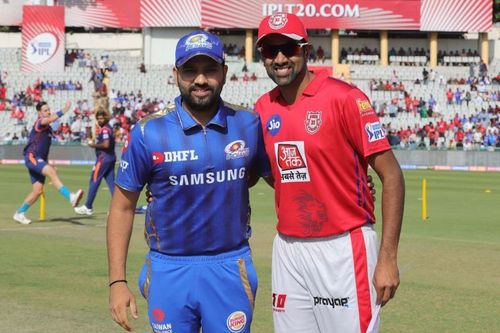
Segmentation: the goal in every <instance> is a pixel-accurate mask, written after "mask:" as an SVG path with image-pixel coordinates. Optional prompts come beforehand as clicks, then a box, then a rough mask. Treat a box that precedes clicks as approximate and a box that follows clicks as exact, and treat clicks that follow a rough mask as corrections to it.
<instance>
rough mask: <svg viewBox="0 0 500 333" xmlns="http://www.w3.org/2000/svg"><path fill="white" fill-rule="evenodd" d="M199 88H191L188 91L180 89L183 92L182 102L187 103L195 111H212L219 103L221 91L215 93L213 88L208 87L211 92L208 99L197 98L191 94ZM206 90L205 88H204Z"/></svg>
mask: <svg viewBox="0 0 500 333" xmlns="http://www.w3.org/2000/svg"><path fill="white" fill-rule="evenodd" d="M196 88H197V87H196V86H194V87H189V88H188V89H187V90H186V89H183V88H179V90H180V92H181V97H182V101H183V102H184V103H186V104H187V105H188V106H189V108H190V109H192V110H193V111H205V110H210V109H212V108H213V107H215V106H216V105H217V103H218V102H219V96H220V92H221V91H220V90H218V91H214V89H213V88H212V87H208V90H209V91H210V92H211V94H209V95H208V96H206V97H203V98H198V97H196V96H193V95H191V93H192V92H193V91H194V90H195V89H196ZM202 88H204V87H202Z"/></svg>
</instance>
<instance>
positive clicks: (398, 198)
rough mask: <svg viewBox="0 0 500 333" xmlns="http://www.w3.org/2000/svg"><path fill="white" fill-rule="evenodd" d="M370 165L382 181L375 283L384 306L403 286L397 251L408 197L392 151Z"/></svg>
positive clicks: (375, 157)
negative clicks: (405, 199)
mask: <svg viewBox="0 0 500 333" xmlns="http://www.w3.org/2000/svg"><path fill="white" fill-rule="evenodd" d="M368 162H369V163H370V165H371V167H372V168H373V169H374V170H375V172H376V173H377V175H378V176H379V178H380V180H381V181H382V237H381V242H380V251H379V255H378V262H377V266H376V267H375V274H374V277H373V282H374V285H375V289H376V290H377V304H381V305H382V306H384V305H385V304H386V303H387V302H388V301H389V300H390V299H391V298H393V297H394V295H395V293H396V289H397V288H398V286H399V270H398V263H397V252H398V244H399V236H400V233H401V224H402V222H403V209H404V197H405V184H404V178H403V173H402V171H401V168H400V167H399V163H398V162H397V160H396V158H395V157H394V153H393V152H392V150H387V151H384V152H382V153H378V154H374V155H372V156H370V157H369V158H368Z"/></svg>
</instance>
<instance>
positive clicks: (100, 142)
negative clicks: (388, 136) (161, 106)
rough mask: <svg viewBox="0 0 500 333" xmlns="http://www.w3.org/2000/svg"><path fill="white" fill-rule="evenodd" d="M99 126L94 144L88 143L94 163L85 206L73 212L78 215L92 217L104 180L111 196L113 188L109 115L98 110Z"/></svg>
mask: <svg viewBox="0 0 500 333" xmlns="http://www.w3.org/2000/svg"><path fill="white" fill-rule="evenodd" d="M95 119H96V121H97V124H98V125H99V129H98V131H97V133H96V140H95V142H89V147H91V148H95V154H96V161H95V164H94V167H93V168H92V171H91V173H90V180H89V192H88V194H87V201H86V202H85V205H83V206H80V207H76V208H75V212H76V213H77V214H80V215H92V214H93V211H92V204H93V202H94V199H95V197H96V195H97V190H98V189H99V185H101V181H102V179H103V178H104V179H105V180H106V184H108V187H109V190H110V191H111V195H113V190H114V187H115V163H116V155H115V135H114V134H113V129H112V128H111V126H109V124H108V123H109V113H108V112H107V111H106V110H104V109H99V110H98V111H97V112H96V114H95Z"/></svg>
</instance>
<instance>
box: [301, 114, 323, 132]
mask: <svg viewBox="0 0 500 333" xmlns="http://www.w3.org/2000/svg"><path fill="white" fill-rule="evenodd" d="M322 122H323V121H322V120H321V111H307V116H306V120H305V121H304V124H305V126H306V131H307V133H309V134H311V135H312V134H316V133H317V132H318V131H319V128H320V127H321V123H322Z"/></svg>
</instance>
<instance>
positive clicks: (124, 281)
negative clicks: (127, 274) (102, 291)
mask: <svg viewBox="0 0 500 333" xmlns="http://www.w3.org/2000/svg"><path fill="white" fill-rule="evenodd" d="M119 282H123V283H127V280H115V281H113V282H111V283H110V284H109V286H110V287H111V286H112V285H114V284H115V283H119Z"/></svg>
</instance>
